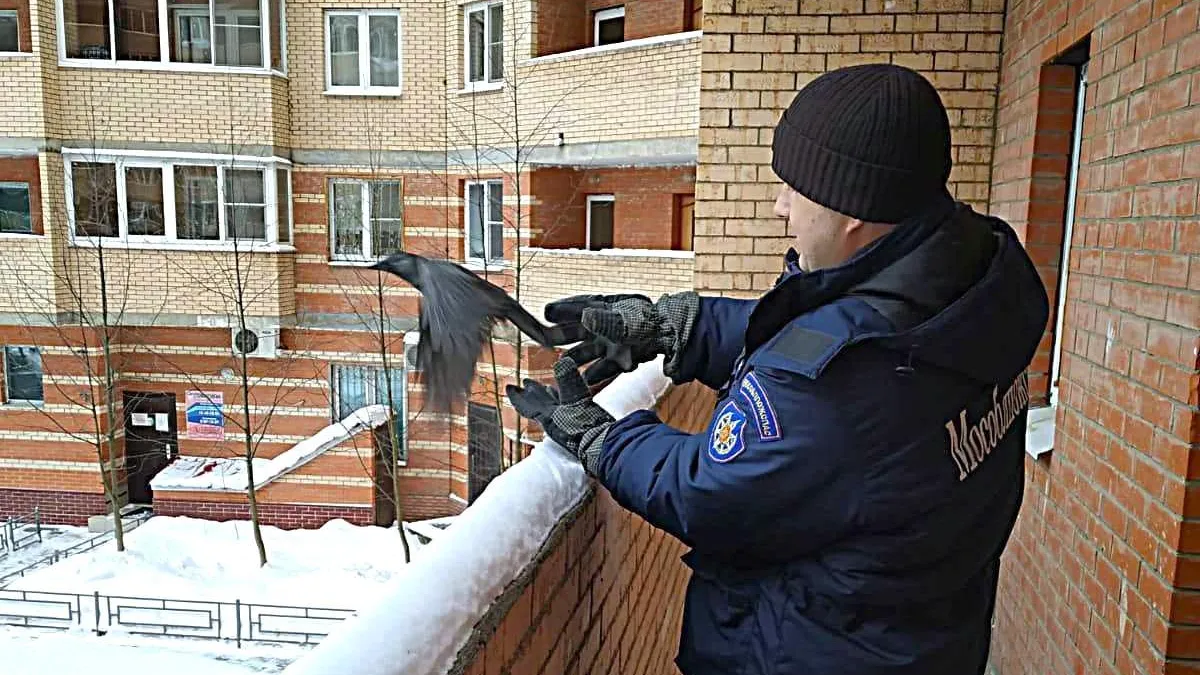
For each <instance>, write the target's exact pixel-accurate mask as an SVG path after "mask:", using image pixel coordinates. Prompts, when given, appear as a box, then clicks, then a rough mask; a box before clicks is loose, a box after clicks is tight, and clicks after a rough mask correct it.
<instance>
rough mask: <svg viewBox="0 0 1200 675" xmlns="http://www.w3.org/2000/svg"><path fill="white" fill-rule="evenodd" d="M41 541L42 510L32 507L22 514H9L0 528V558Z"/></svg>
mask: <svg viewBox="0 0 1200 675" xmlns="http://www.w3.org/2000/svg"><path fill="white" fill-rule="evenodd" d="M41 541H42V512H41V511H39V510H38V509H37V507H34V509H33V511H32V512H30V513H28V514H26V515H24V516H9V517H8V518H5V519H4V526H3V527H2V528H0V558H3V557H5V556H7V555H8V554H10V553H14V552H16V551H17V550H19V549H22V548H24V547H26V546H29V545H31V544H33V543H35V542H36V543H41Z"/></svg>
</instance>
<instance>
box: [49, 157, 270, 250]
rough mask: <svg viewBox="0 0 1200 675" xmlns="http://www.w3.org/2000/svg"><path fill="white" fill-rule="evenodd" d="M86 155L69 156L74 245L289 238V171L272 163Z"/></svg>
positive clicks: (69, 202)
mask: <svg viewBox="0 0 1200 675" xmlns="http://www.w3.org/2000/svg"><path fill="white" fill-rule="evenodd" d="M97 159H98V158H97V157H94V156H91V155H87V156H80V157H79V158H78V159H76V158H69V159H67V162H66V164H67V198H68V204H69V205H70V207H71V208H70V214H69V215H70V222H71V225H72V234H73V236H74V237H75V240H76V241H77V242H78V241H80V240H84V241H86V240H88V239H96V238H111V239H115V240H124V241H129V242H143V243H156V244H162V243H165V244H170V243H172V242H177V243H188V244H201V243H212V244H218V245H219V244H222V243H228V242H233V241H235V240H236V241H247V242H258V243H288V242H290V241H291V231H292V226H291V208H290V200H291V189H290V186H291V172H290V170H288V169H286V168H282V167H277V166H274V165H272V164H260V165H246V164H244V163H236V164H233V165H230V163H229V162H228V161H225V162H223V163H217V161H216V160H214V161H212V163H200V162H199V161H197V160H193V159H186V160H185V159H180V160H178V161H173V160H169V159H166V160H164V159H147V158H138V157H129V158H126V157H113V158H108V157H106V158H104V159H103V160H102V161H97Z"/></svg>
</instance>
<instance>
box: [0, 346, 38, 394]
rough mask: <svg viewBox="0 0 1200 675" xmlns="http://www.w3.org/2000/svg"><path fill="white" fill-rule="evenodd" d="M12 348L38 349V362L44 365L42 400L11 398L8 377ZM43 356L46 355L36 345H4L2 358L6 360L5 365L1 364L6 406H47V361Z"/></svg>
mask: <svg viewBox="0 0 1200 675" xmlns="http://www.w3.org/2000/svg"><path fill="white" fill-rule="evenodd" d="M10 347H14V348H24V349H36V350H37V352H38V360H39V362H40V363H41V364H42V398H41V400H38V399H32V398H10V397H9V389H8V383H9V382H11V379H10V378H9V376H8V349H9V348H10ZM43 356H44V354H42V350H41V348H40V347H37V346H36V345H3V349H0V358H3V359H4V363H3V364H0V367H2V368H3V369H4V392H3V393H4V404H5V405H27V406H41V405H43V404H45V402H46V360H45V359H44V358H42V357H43Z"/></svg>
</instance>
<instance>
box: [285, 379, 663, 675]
mask: <svg viewBox="0 0 1200 675" xmlns="http://www.w3.org/2000/svg"><path fill="white" fill-rule="evenodd" d="M670 384H671V381H670V380H669V379H668V378H667V377H666V376H665V375H663V372H662V357H659V358H658V359H656V360H654V361H651V362H648V363H644V364H642V365H640V366H639V367H638V368H637V369H636V370H634V371H633V372H630V373H624V374H622V375H620V376H618V377H617V379H616V380H614V381H613V382H612V384H610V385H609V386H607V387H605V388H604V389H603V390H601V391H600V392H599V393H598V394H596V397H595V400H596V403H598V404H599V405H600V406H601V407H602V408H604V409H606V410H607V411H608V412H609V413H611V414H612V415H613V416H614V417H617V418H618V419H619V418H621V417H624V416H625V415H628V414H629V413H631V412H633V411H635V410H643V409H650V408H653V407H654V406H655V404H656V403H657V402H658V400H659V399H660V398H661V397H662V395H663V394H664V393H666V391H667V389H669V388H670ZM590 485H591V483H590V480H589V479H588V478H587V475H586V474H584V472H583V467H582V466H580V464H579V461H578V460H577V459H575V458H574V457H571V456H569V455H568V454H567V453H566V451H565V450H563V449H562V448H561V447H559V446H558V445H557V444H555V443H554V441H552V440H545V441H542V442H540V443H538V444H537V445H536V446H535V447H534V449H533V451H532V452H531V453H530V454H529V456H528V457H527V458H525V459H523V460H521V461H519V462H517V463H516V464H515V465H513V466H512V467H511V468H509V469H508V470H506V471H504V472H502V473H501V474H500V475H499V476H497V477H496V478H495V479H493V480H492V482H491V483H489V484H488V486H487V489H485V490H484V491H483V493H482V494H481V495H479V498H478V499H476V500H475V502H474V503H473V504H471V505H470V506H468V507H467V508H466V509H465V510H464V511H463V512H462V514H461V515H459V516H456V517H455V519H454V524H453V525H452V526H450V527H449V528H447V529H446V530H445V531H444V533H443V534H441V535H440V536H439V537H438V538H437V539H435V540H433V541H431V542H430V543H429V544H428V545H427V546H425V547H423V548H422V549H421V553H420V555H418V556H416V557H415V558H414V559H413V561H412V562H411V563H410V564H409V565H408V566H407V567H406V568H405V570H404V573H403V574H401V575H398V576H397V577H396V578H395V579H394V580H393V581H391V582H389V583H388V585H387V586H386V587H385V588H384V589H383V590H382V591H381V592H380V593H379V600H378V601H377V603H376V604H375V605H374V606H372V607H365V608H363V609H361V610H360V611H359V612H358V613H357V614H356V615H355V616H354V617H351V618H349V619H347V620H346V621H345V622H343V623H342V624H341V625H339V626H338V627H337V628H336V629H334V631H333V633H332V634H331V635H329V637H327V638H325V639H324V640H322V642H321V643H320V644H319V645H317V646H316V647H315V648H314V649H313V650H312V651H310V652H308V653H307V654H306V655H305V656H303V657H301V658H300V659H299V660H297V661H296V662H295V663H293V664H292V665H290V666H289V667H288V668H287V669H285V670H284V671H283V672H284V674H285V675H342V674H343V673H345V672H346V664H349V663H354V664H363V665H362V666H360V667H359V668H358V669H357V672H359V673H361V674H366V673H370V674H372V675H391V674H397V675H398V674H399V673H404V675H442V674H443V673H446V672H449V670H450V667H451V665H452V664H453V662H454V658H455V655H456V654H457V653H458V651H459V650H460V649H461V648H462V646H463V645H464V644H466V642H467V640H469V639H470V637H471V634H472V631H473V630H474V628H475V625H476V623H477V622H478V620H479V617H481V616H483V615H484V614H485V613H486V612H487V610H488V608H489V607H490V606H491V604H492V602H493V601H495V600H496V598H498V597H500V595H501V594H502V593H503V591H504V589H505V588H507V587H508V586H509V584H510V583H512V582H513V581H514V580H515V579H517V578H518V577H519V576H520V575H521V574H522V573H523V572H524V570H525V569H526V567H528V566H529V565H530V564H531V563H533V561H534V560H535V559H536V557H537V554H538V551H539V550H540V549H541V547H542V545H543V544H544V543H545V542H546V541H547V540H548V538H549V537H550V535H551V533H552V532H553V531H554V528H555V527H556V526H557V525H558V523H559V521H560V520H561V519H562V518H563V517H565V516H567V515H568V514H570V513H571V512H572V511H573V510H574V509H576V508H577V507H578V506H579V505H580V504H581V503H582V502H583V500H584V499H585V498H586V497H587V496H588V494H589V491H590V489H591V488H590ZM446 570H454V574H453V575H450V576H447V574H446ZM367 664H370V665H367Z"/></svg>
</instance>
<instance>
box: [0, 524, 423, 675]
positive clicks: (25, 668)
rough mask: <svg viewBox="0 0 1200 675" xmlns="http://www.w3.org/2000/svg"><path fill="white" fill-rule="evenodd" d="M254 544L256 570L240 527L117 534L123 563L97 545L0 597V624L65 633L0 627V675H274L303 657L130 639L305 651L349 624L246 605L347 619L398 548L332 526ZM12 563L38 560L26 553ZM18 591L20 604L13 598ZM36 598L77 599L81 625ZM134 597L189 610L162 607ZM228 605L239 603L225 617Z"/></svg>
mask: <svg viewBox="0 0 1200 675" xmlns="http://www.w3.org/2000/svg"><path fill="white" fill-rule="evenodd" d="M432 523H436V525H439V526H440V525H445V522H443V521H441V520H439V521H428V522H425V523H414V524H412V525H413V526H415V529H416V530H419V531H421V532H423V533H425V534H426V535H427V536H430V537H437V536H439V534H440V533H442V532H444V531H445V530H444V529H442V528H441V527H437V526H435V525H433V524H432ZM56 529H57V528H56ZM72 530H78V531H79V532H72ZM72 535H74V536H72ZM86 536H87V533H86V530H84V529H83V528H70V529H67V530H65V531H62V532H59V534H58V536H56V537H53V538H47V540H46V542H45V543H44V544H43V545H42V549H43V550H42V551H41V555H46V554H48V553H49V552H50V551H51V550H53V547H54V546H56V540H57V542H59V543H61V544H62V545H63V546H60V547H65V546H67V545H70V543H74V542H75V541H78V540H80V539H82V538H86ZM263 538H264V540H265V545H266V550H267V558H268V563H267V565H266V567H259V565H258V552H257V549H256V548H255V546H254V537H253V534H252V532H251V527H250V523H248V522H245V521H230V522H224V523H218V522H212V521H207V520H200V519H195V518H186V517H165V516H157V517H154V518H151V519H150V520H148V521H147V522H146V523H144V524H143V525H141V526H140V527H138V528H137V529H136V530H133V531H132V532H129V533H128V534H127V535H126V539H125V544H126V551H125V553H123V554H122V553H118V552H117V551H116V548H115V546H114V545H113V543H112V542H106V543H104V544H102V545H101V546H100V547H99V548H97V549H95V550H93V551H90V552H87V553H81V554H78V555H75V556H72V557H70V558H67V559H65V560H63V561H61V562H59V563H57V564H55V565H52V566H50V567H45V568H42V569H39V570H35V571H33V572H31V573H29V574H28V575H27V576H25V577H23V578H20V579H16V580H15V581H13V582H12V583H11V585H9V586H8V587H7V588H5V589H0V614H4V613H8V614H10V615H12V614H23V615H34V616H41V617H43V619H42V620H43V621H45V623H43V625H47V624H52V625H61V626H63V627H67V628H69V630H67V631H63V632H57V631H44V630H39V629H30V628H24V627H15V626H8V627H5V626H0V673H2V674H3V675H51V674H53V675H59V674H60V673H71V672H84V671H86V672H89V673H92V674H93V675H109V673H110V672H111V673H112V674H113V675H116V673H118V672H120V673H122V675H123V674H124V673H127V672H140V671H143V670H146V669H154V670H155V671H163V670H167V671H170V672H171V675H201V674H202V675H244V674H247V673H277V672H280V671H281V670H283V668H284V667H285V666H286V665H287V664H288V663H290V662H291V661H293V660H295V659H296V658H298V657H299V656H301V655H302V654H303V653H304V652H305V651H307V650H308V649H309V647H307V646H303V645H299V644H294V645H285V644H268V643H262V642H243V645H242V649H237V648H236V647H235V645H234V644H233V643H231V642H229V641H224V642H222V641H217V640H201V639H196V638H189V637H179V636H174V637H155V636H145V635H137V634H133V633H132V632H130V631H133V630H156V628H155V627H154V626H153V625H140V626H139V625H138V622H147V623H149V624H162V623H166V624H172V625H173V628H172V629H171V630H172V632H175V633H181V632H182V633H187V632H189V631H191V634H193V635H196V636H205V637H218V636H221V637H225V638H227V639H230V638H233V637H235V636H236V635H237V633H238V631H239V630H241V634H242V637H243V640H245V639H246V638H248V637H251V636H254V637H258V638H259V639H276V637H279V636H281V637H282V638H283V639H303V635H297V633H301V634H302V633H304V632H311V633H314V634H316V635H314V638H313V639H314V640H316V639H319V634H321V633H324V632H326V631H329V630H334V629H336V627H338V626H340V624H341V620H340V619H341V617H343V616H345V615H347V614H348V613H347V612H340V613H328V614H322V613H314V614H309V616H307V617H304V616H302V614H304V612H300V611H293V610H287V609H282V608H281V609H263V608H261V607H248V606H247V604H246V603H255V604H257V605H286V606H291V607H310V608H319V609H338V610H352V611H353V610H358V609H360V608H362V607H365V606H367V605H368V604H370V603H371V601H372V600H374V599H375V598H377V596H378V595H379V593H380V591H381V589H382V588H383V587H384V586H385V584H386V583H387V582H388V581H390V580H392V579H393V578H394V577H396V576H397V575H398V574H399V573H401V571H402V570H403V569H404V566H405V563H404V552H403V547H402V545H401V543H400V537H399V535H398V534H397V533H396V530H395V529H391V528H381V527H362V526H356V525H351V524H350V523H347V522H346V521H343V520H334V521H330V522H329V523H327V524H325V526H323V527H321V528H320V529H317V530H280V529H278V528H274V527H264V528H263ZM72 539H73V540H72ZM409 545H410V546H411V547H412V550H413V555H414V556H420V555H421V549H422V545H421V543H420V542H419V541H418V538H417V537H416V536H410V537H409ZM31 548H32V547H31ZM24 552H25V551H24V550H22V553H24ZM23 557H25V558H28V557H33V558H34V559H36V558H37V557H39V556H38V555H36V554H35V553H33V552H30V553H29V554H28V555H25V556H23ZM29 562H32V560H30V561H29ZM22 591H25V592H27V593H28V594H29V595H26V596H24V597H22V593H21V592H22ZM97 592H98V593H100V594H101V598H102V599H101V610H100V611H99V612H97V611H96V607H95V603H94V601H93V599H92V594H93V593H97ZM37 593H70V594H80V595H81V596H82V597H80V598H79V599H78V602H79V605H78V610H77V611H78V612H79V617H80V618H79V619H73V618H71V616H72V615H71V614H69V613H67V612H68V610H66V609H64V607H65V606H66V605H67V604H70V603H73V602H75V600H69V601H67V602H65V603H64V600H63V599H62V598H61V597H59V596H49V595H46V596H38V595H36V594H37ZM110 596H117V597H110ZM139 598H162V599H167V600H179V601H200V602H195V603H186V602H185V603H175V604H173V605H168V606H166V607H165V608H164V607H163V606H160V605H157V604H155V603H150V602H146V601H143V600H140V599H139ZM205 601H206V602H205ZM235 601H240V602H241V603H242V604H241V605H240V606H239V607H235V605H234V604H233V603H235ZM39 603H40V604H39ZM215 603H219V604H215ZM239 612H240V616H241V620H240V621H239V620H238V617H239ZM314 616H315V617H316V618H313V617H314ZM322 616H324V617H328V618H325V619H322V618H320V617H322ZM95 617H99V623H100V628H101V630H102V631H104V632H105V633H106V634H105V635H103V636H98V635H96V634H95V631H94V629H95V628H96V625H95V623H96V618H95ZM334 617H336V618H334ZM0 623H3V621H0ZM251 624H253V627H252V626H251ZM271 631H282V633H274V634H272V633H271ZM97 668H98V669H97ZM108 668H112V670H111V671H110V670H107V669H108ZM118 669H119V670H118Z"/></svg>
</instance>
